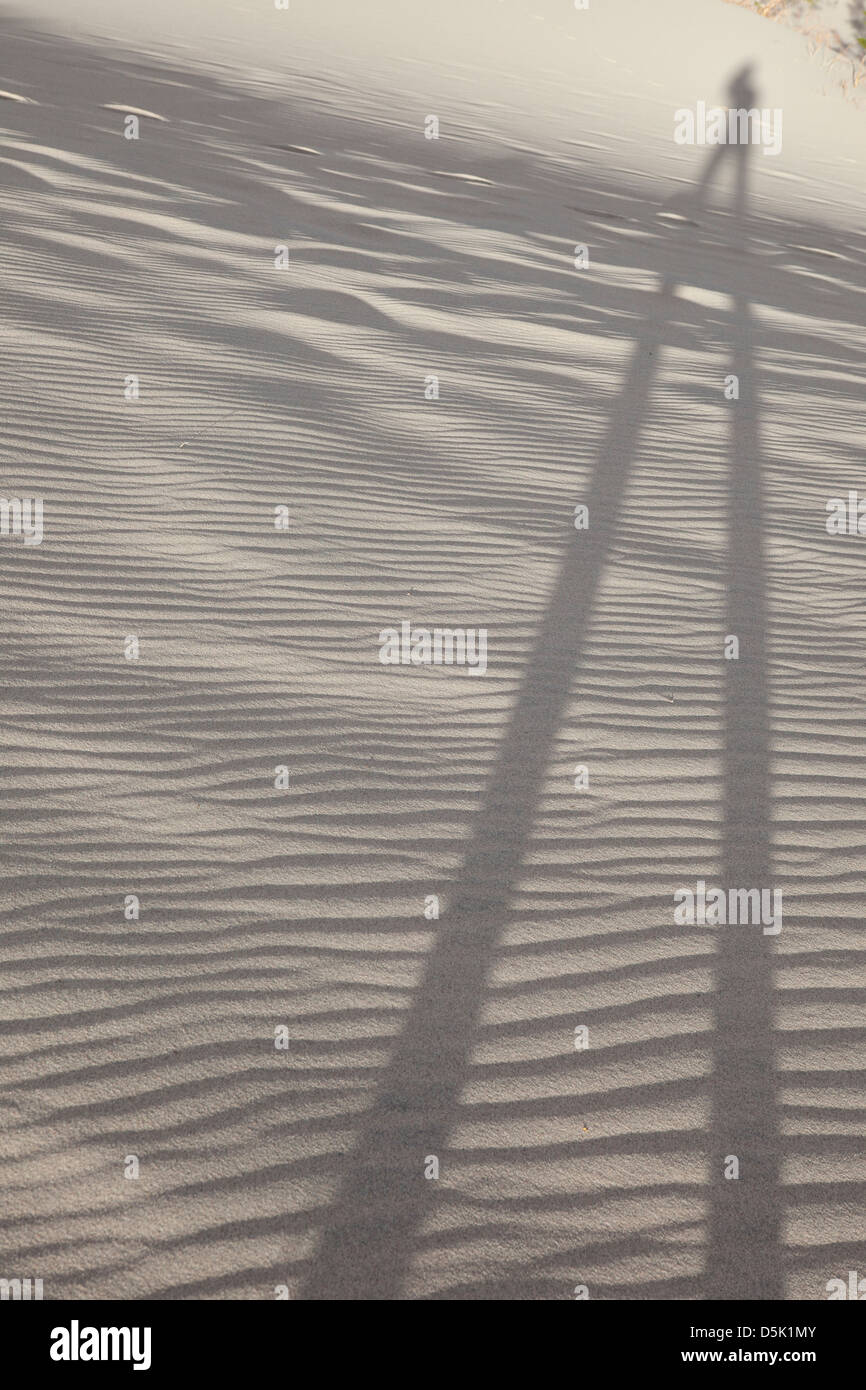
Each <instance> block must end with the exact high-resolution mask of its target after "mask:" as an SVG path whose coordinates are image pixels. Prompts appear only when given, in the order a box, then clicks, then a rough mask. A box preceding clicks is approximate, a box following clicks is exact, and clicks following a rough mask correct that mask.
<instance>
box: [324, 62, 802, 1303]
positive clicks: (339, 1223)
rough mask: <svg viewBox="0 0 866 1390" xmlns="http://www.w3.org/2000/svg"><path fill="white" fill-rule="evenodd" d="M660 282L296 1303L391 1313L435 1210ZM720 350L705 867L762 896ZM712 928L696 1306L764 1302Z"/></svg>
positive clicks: (572, 663) (746, 427)
mask: <svg viewBox="0 0 866 1390" xmlns="http://www.w3.org/2000/svg"><path fill="white" fill-rule="evenodd" d="M737 81H738V79H736V78H735V79H734V83H732V86H731V93H732V95H735V96H738V95H739V93H741V92H742V85H741V84H740V85H739V86H738V85H737ZM737 149H738V152H739V158H738V161H737V179H736V193H735V205H734V225H735V227H736V228H737V234H738V236H739V237H740V239H741V240H742V235H743V229H744V226H745V200H746V188H747V182H746V162H747V156H748V147H747V146H740V147H737ZM720 163H721V160H720V154H719V151H718V150H715V151H714V152H713V154H712V155H711V156H710V159H709V161H708V164H707V166H706V169H705V172H704V176H703V178H702V179H701V181H700V183H699V184H698V186H697V203H698V204H700V203H701V202H702V201H703V197H704V195H705V192H706V188H707V185H708V182H709V179H710V177H711V176H712V175H713V174H714V173H715V171H716V169H717V168H718V167H719V165H720ZM676 283H677V277H676V276H675V275H671V274H669V275H668V276H667V277H666V278H665V279H664V280H663V281H662V284H661V285H660V287H659V288H658V290H656V291H655V292H654V294H653V297H652V301H651V304H650V307H649V311H648V313H647V314H646V316H645V318H644V319H643V321H642V323H641V325H640V327H639V328H638V330H637V333H636V336H635V341H634V346H633V349H632V353H631V357H630V361H629V364H628V368H627V370H626V374H625V377H624V379H623V383H622V387H621V390H620V394H619V397H618V401H617V404H616V407H615V409H614V411H613V413H612V416H611V419H610V422H609V425H608V428H607V432H606V435H605V437H604V440H603V443H602V445H601V448H600V451H599V454H598V458H597V460H596V463H595V467H594V470H593V474H592V481H591V484H590V489H589V493H588V496H582V497H580V498H579V499H578V500H581V501H585V502H586V503H587V505H588V508H589V528H588V529H587V530H583V531H577V530H572V531H571V532H570V534H569V537H568V539H567V542H566V546H565V552H564V556H563V559H562V564H561V568H560V571H559V575H558V577H557V580H556V583H555V586H554V588H553V592H552V594H551V596H550V599H549V601H548V604H547V608H546V611H545V613H544V615H543V618H542V620H541V624H540V627H539V631H538V634H537V637H536V640H535V643H534V646H533V650H532V653H531V655H530V658H529V661H528V665H527V670H526V674H525V676H524V679H523V683H522V686H521V689H520V692H519V694H518V697H517V702H516V705H515V707H514V710H513V713H512V715H511V719H510V722H509V725H508V728H507V730H506V733H505V735H504V738H503V741H502V744H501V747H500V750H499V754H498V757H497V760H496V763H495V765H494V767H493V769H492V771H491V774H490V776H489V779H488V782H487V784H486V787H485V790H484V793H483V798H482V804H481V807H480V810H479V812H478V816H477V820H476V823H475V827H474V832H473V835H472V839H471V842H470V845H469V848H468V851H467V854H466V857H465V860H464V864H463V867H462V870H461V872H460V874H459V877H458V879H457V882H456V884H455V886H454V890H453V892H452V895H451V901H450V904H449V906H448V909H447V911H446V913H445V915H444V916H443V919H442V921H441V924H440V927H439V930H438V932H437V935H436V940H435V944H434V945H433V947H432V949H431V952H430V954H429V955H428V957H427V959H426V964H425V970H424V974H423V978H422V980H421V982H420V984H419V985H418V988H417V990H416V992H415V995H414V999H413V1002H412V1004H411V1005H410V1008H409V1011H408V1014H407V1017H406V1020H405V1023H404V1026H403V1029H402V1031H401V1034H400V1036H399V1038H398V1040H397V1042H396V1044H395V1046H394V1050H393V1053H392V1056H391V1058H390V1060H389V1062H388V1064H387V1066H386V1068H385V1071H384V1075H383V1078H382V1081H381V1085H380V1088H379V1091H378V1095H377V1097H376V1099H375V1101H374V1103H373V1105H372V1108H371V1109H370V1110H369V1111H368V1113H367V1115H366V1118H365V1120H364V1122H363V1125H362V1128H361V1131H360V1134H359V1137H358V1139H357V1142H356V1144H355V1147H354V1149H353V1151H352V1153H351V1154H350V1155H349V1156H348V1158H347V1161H346V1177H345V1180H344V1183H343V1187H342V1189H341V1192H340V1194H339V1196H338V1198H337V1200H336V1202H335V1204H334V1206H333V1207H332V1208H331V1210H330V1212H329V1214H328V1218H327V1222H326V1225H325V1229H324V1233H323V1236H322V1241H321V1244H320V1247H319V1250H318V1252H317V1253H316V1255H315V1256H314V1258H313V1260H312V1262H311V1269H310V1273H309V1276H308V1279H307V1281H306V1283H305V1285H304V1286H303V1288H302V1290H301V1292H300V1295H299V1296H300V1297H301V1298H306V1299H327V1300H338V1301H342V1300H351V1299H368V1300H370V1299H394V1298H399V1297H400V1293H401V1290H402V1288H403V1285H404V1282H405V1277H406V1274H407V1272H408V1268H409V1265H410V1261H411V1260H412V1257H413V1254H414V1252H415V1249H416V1245H417V1240H418V1232H419V1228H420V1227H421V1225H422V1223H423V1222H424V1221H425V1220H426V1219H427V1218H428V1217H429V1215H430V1213H431V1210H432V1208H431V1202H430V1191H431V1186H432V1185H431V1184H429V1183H426V1182H425V1181H424V1175H423V1169H424V1161H425V1158H426V1156H427V1155H431V1156H433V1155H435V1156H437V1157H439V1158H440V1159H442V1158H443V1155H444V1154H445V1152H446V1150H447V1147H448V1140H449V1134H450V1131H451V1129H452V1128H453V1123H454V1118H455V1115H456V1111H457V1108H458V1104H459V1099H460V1093H461V1090H462V1088H463V1086H464V1084H465V1081H466V1078H467V1071H468V1062H469V1056H470V1051H471V1047H472V1042H473V1036H474V1033H475V1030H476V1026H477V1019H478V1014H479V1010H480V1007H481V1000H482V997H483V991H484V983H485V976H486V973H487V971H488V968H489V966H490V964H491V959H492V955H493V951H494V948H495V945H496V942H497V940H498V938H499V934H500V931H501V928H502V926H503V923H504V919H505V917H506V914H507V911H508V908H509V903H510V900H511V897H512V893H513V891H514V889H515V888H516V886H517V880H518V875H519V874H520V871H521V866H522V863H523V860H524V856H525V852H526V849H527V844H528V840H529V837H530V834H531V829H532V821H533V816H534V814H535V808H536V805H537V802H538V799H539V795H540V792H541V788H542V782H543V778H544V775H545V770H546V767H547V765H548V762H549V759H550V756H551V753H552V750H553V746H554V741H555V739H556V736H557V732H558V729H559V727H560V723H561V720H562V716H563V712H564V708H565V705H566V701H567V699H568V697H569V693H570V690H571V688H572V684H573V682H574V680H575V678H576V677H577V675H578V674H579V671H580V667H581V662H582V659H583V652H584V646H585V642H586V637H587V631H588V625H589V621H590V619H591V616H592V613H593V610H594V605H595V601H596V597H597V594H598V590H599V585H600V581H601V578H602V574H603V572H604V568H605V565H606V564H607V562H608V560H609V558H610V556H611V551H612V547H613V545H614V542H615V540H616V537H617V532H618V527H619V524H620V521H621V517H622V512H623V507H624V501H625V495H626V490H627V487H628V483H629V478H630V474H631V472H632V468H633V464H634V460H635V458H636V454H637V448H638V444H639V441H640V436H641V431H642V428H643V426H644V424H645V422H646V419H647V413H648V403H649V395H650V391H651V388H652V385H653V381H654V378H655V374H656V371H657V364H658V357H659V353H658V349H659V347H660V346H661V344H662V342H663V341H664V334H665V328H666V325H667V323H668V320H669V318H670V317H671V316H672V310H673V306H674V303H675V290H676ZM733 334H734V362H735V364H736V367H737V369H738V375H739V376H740V382H741V396H740V401H739V402H738V403H737V404H738V407H739V408H738V409H737V408H735V414H734V426H733V438H732V467H731V483H730V494H729V495H730V503H729V527H730V531H731V547H730V560H731V565H730V574H729V586H728V587H729V599H728V618H727V621H728V624H729V626H728V629H727V630H728V631H729V632H732V633H738V634H739V636H740V639H741V644H742V647H743V659H742V660H741V661H740V662H739V663H736V662H726V663H725V666H726V668H727V669H726V675H727V681H728V685H727V693H726V720H727V740H726V757H725V777H724V783H725V787H724V795H725V830H724V845H723V854H722V862H723V874H724V879H725V883H726V884H727V883H728V882H730V883H731V884H732V886H736V887H740V886H742V887H753V886H756V887H762V886H769V879H768V876H767V875H768V860H769V848H768V831H767V816H768V794H769V787H768V780H769V773H768V764H769V754H768V738H767V717H766V699H765V689H764V684H765V682H764V675H763V665H764V641H763V638H764V633H765V622H764V616H763V613H764V597H763V565H762V561H761V507H760V498H761V486H760V477H759V475H758V470H759V464H758V454H757V423H756V420H755V417H754V411H755V410H756V409H757V396H756V392H755V389H754V383H753V366H752V353H751V346H750V324H749V311H748V303H747V301H746V298H745V296H744V295H742V294H740V295H738V296H737V299H736V312H735V316H734V324H733ZM746 391H748V392H749V394H748V395H746V394H745V393H746ZM746 560H748V564H747V563H745V562H746ZM671 910H672V909H671ZM722 931H723V932H726V931H727V932H728V933H729V934H728V935H727V936H725V935H723V936H722V943H721V947H720V951H719V957H718V977H717V991H718V999H717V1006H716V1028H715V1032H716V1044H715V1054H714V1072H713V1097H712V1099H713V1118H712V1155H711V1167H712V1175H713V1176H712V1188H711V1191H712V1196H711V1221H710V1228H711V1230H710V1242H709V1258H708V1269H707V1280H706V1283H707V1289H708V1292H707V1296H708V1297H716V1298H721V1297H724V1298H729V1297H759V1296H760V1297H764V1298H767V1297H775V1296H776V1292H775V1291H776V1288H777V1283H778V1220H777V1217H776V1195H777V1193H776V1182H775V1177H776V1168H777V1143H776V1133H777V1125H776V1123H775V1111H774V1108H773V1094H772V1093H773V1087H772V1073H771V1066H770V1056H771V1046H770V994H769V990H770V975H769V957H768V954H767V949H766V941H767V938H765V937H763V935H762V934H761V932H760V929H759V928H754V927H753V928H746V929H744V930H742V931H741V930H740V929H739V928H737V929H734V930H733V931H732V929H729V928H728V929H722ZM747 934H748V935H747ZM731 1153H737V1154H738V1156H739V1158H740V1162H741V1167H742V1170H743V1175H744V1180H743V1181H742V1182H726V1181H725V1180H724V1178H723V1166H722V1159H723V1158H724V1157H725V1156H727V1155H728V1154H731ZM719 1155H721V1156H722V1157H721V1158H719ZM747 1178H748V1180H746V1179H747Z"/></svg>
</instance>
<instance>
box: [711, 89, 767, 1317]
mask: <svg viewBox="0 0 866 1390" xmlns="http://www.w3.org/2000/svg"><path fill="white" fill-rule="evenodd" d="M730 96H731V100H732V105H734V107H735V108H736V109H740V108H745V109H746V110H748V109H750V108H751V107H754V106H755V104H756V100H757V98H756V94H755V92H754V91H752V90H751V84H750V81H749V69H748V68H744V69H743V70H742V71H741V72H740V73H738V74H737V75H736V77H735V78H734V79H733V81H732V83H731V86H730ZM749 148H750V147H749V146H748V145H747V144H730V145H720V146H718V147H717V149H716V151H715V153H714V155H713V156H712V157H711V159H710V160H709V161H708V165H707V168H706V170H705V173H704V177H703V179H702V180H701V184H700V187H699V190H698V198H699V201H700V202H702V201H703V199H704V197H705V195H706V192H707V189H708V186H709V183H710V179H711V177H713V176H714V175H715V173H716V172H717V171H718V170H719V169H720V168H721V167H722V166H723V164H728V165H731V166H732V169H733V185H734V187H733V206H732V212H733V230H734V237H735V241H736V244H737V246H738V248H739V251H740V252H741V254H743V255H748V249H749V238H748V221H747V204H748V178H749V159H748V156H749ZM754 337H755V332H754V325H753V316H752V313H751V308H750V304H749V300H748V298H747V296H746V295H745V294H744V293H743V292H742V290H740V289H738V290H737V292H736V293H735V295H734V311H733V316H732V325H731V339H732V343H731V346H732V369H733V372H734V374H735V376H736V377H737V380H738V386H739V398H738V399H735V400H733V401H731V403H730V409H731V464H730V470H729V475H728V508H727V542H728V571H727V605H726V622H727V628H726V635H732V636H736V637H737V638H738V640H739V657H738V659H736V660H726V661H724V662H723V666H724V671H725V749H724V765H723V766H724V771H723V783H724V785H723V806H724V821H723V833H722V854H721V877H722V883H721V886H722V888H723V889H724V890H725V891H726V892H727V890H728V889H730V888H735V889H736V888H744V889H751V888H758V889H762V888H767V889H769V888H771V887H772V880H771V872H772V852H771V841H770V823H771V815H772V811H771V793H770V731H769V699H768V690H767V642H768V632H767V597H766V560H765V554H764V550H765V536H766V506H765V499H764V481H763V468H762V462H761V440H760V427H759V415H760V400H759V387H758V380H757V369H756V362H755V345H754ZM771 943H772V937H771V936H769V935H764V933H763V931H762V929H761V928H760V927H758V926H755V925H746V926H731V925H728V926H726V927H723V928H721V930H720V932H719V949H718V952H717V956H716V977H715V990H714V1005H715V1018H714V1028H713V1079H712V1094H711V1104H712V1114H711V1121H710V1125H711V1152H710V1185H711V1186H710V1190H711V1198H710V1219H709V1240H708V1251H707V1264H706V1296H707V1297H708V1298H718V1299H735V1298H743V1299H780V1298H782V1297H783V1293H784V1289H783V1276H782V1259H781V1235H780V1231H781V1212H780V1197H781V1193H780V1183H779V1164H780V1156H779V1146H780V1140H779V1118H778V1100H777V1094H776V1084H775V1075H774V1066H775V1064H774V1047H773V990H774V978H773V973H774V972H773V957H772V951H773V947H772V944H771ZM729 1156H735V1157H736V1158H737V1160H738V1163H739V1177H738V1178H736V1179H734V1178H731V1177H725V1168H726V1164H727V1160H728V1157H729Z"/></svg>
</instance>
